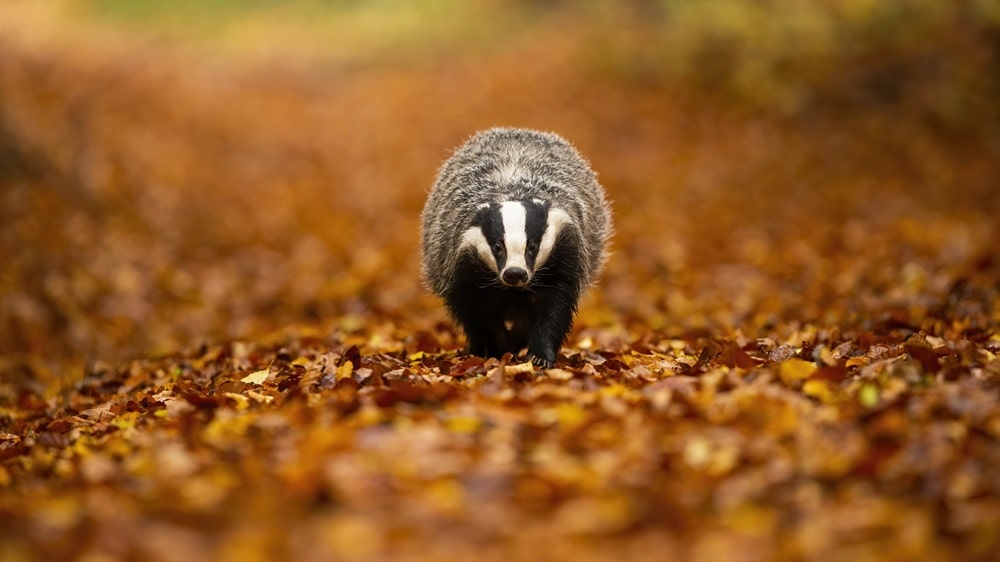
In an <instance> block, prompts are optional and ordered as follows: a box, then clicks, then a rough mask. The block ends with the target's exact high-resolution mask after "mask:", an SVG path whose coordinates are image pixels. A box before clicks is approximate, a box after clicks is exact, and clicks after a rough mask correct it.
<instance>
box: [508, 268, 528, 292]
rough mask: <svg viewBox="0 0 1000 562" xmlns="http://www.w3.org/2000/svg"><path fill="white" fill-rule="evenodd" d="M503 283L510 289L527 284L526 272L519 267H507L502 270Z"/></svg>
mask: <svg viewBox="0 0 1000 562" xmlns="http://www.w3.org/2000/svg"><path fill="white" fill-rule="evenodd" d="M502 279H503V283H504V285H510V286H512V287H520V286H522V285H524V284H525V283H527V282H528V272H527V271H525V270H523V269H521V268H520V267H508V268H507V269H505V270H503V276H502Z"/></svg>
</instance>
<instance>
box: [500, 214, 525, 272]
mask: <svg viewBox="0 0 1000 562" xmlns="http://www.w3.org/2000/svg"><path fill="white" fill-rule="evenodd" d="M527 214H528V213H527V212H526V211H525V209H524V205H523V204H522V203H520V202H519V201H507V202H506V203H502V204H501V205H500V216H501V218H503V239H504V244H505V245H506V246H507V263H506V264H504V269H505V270H506V269H510V268H512V267H520V268H521V269H523V270H525V271H529V270H528V262H527V261H525V259H524V250H525V248H526V247H527V245H528V235H527V230H526V225H525V223H526V221H527Z"/></svg>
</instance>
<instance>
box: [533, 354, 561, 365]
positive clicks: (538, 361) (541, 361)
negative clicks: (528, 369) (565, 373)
mask: <svg viewBox="0 0 1000 562" xmlns="http://www.w3.org/2000/svg"><path fill="white" fill-rule="evenodd" d="M528 359H530V360H531V363H532V364H533V365H535V366H536V367H538V368H541V369H551V368H552V367H555V365H556V360H555V358H554V357H553V358H552V359H548V358H545V357H540V356H538V355H535V354H534V353H529V354H528Z"/></svg>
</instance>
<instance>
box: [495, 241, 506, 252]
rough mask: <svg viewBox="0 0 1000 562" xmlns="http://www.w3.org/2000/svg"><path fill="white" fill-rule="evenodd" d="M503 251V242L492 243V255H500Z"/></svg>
mask: <svg viewBox="0 0 1000 562" xmlns="http://www.w3.org/2000/svg"><path fill="white" fill-rule="evenodd" d="M503 251H504V247H503V242H494V243H493V253H494V254H497V255H500V254H502V253H503Z"/></svg>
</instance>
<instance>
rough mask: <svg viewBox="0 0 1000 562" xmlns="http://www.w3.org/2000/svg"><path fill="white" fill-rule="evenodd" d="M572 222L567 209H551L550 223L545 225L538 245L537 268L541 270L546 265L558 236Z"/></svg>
mask: <svg viewBox="0 0 1000 562" xmlns="http://www.w3.org/2000/svg"><path fill="white" fill-rule="evenodd" d="M570 222H572V219H570V218H569V215H568V214H567V213H566V211H564V210H562V209H556V208H552V209H549V220H548V224H546V225H545V234H543V235H542V241H541V243H540V244H539V245H538V257H536V258H535V270H536V271H537V270H539V269H541V268H542V266H543V265H545V261H546V260H548V259H549V256H550V255H552V247H553V246H555V245H556V237H557V236H559V231H560V230H562V228H563V227H564V226H566V225H567V224H569V223H570Z"/></svg>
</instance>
